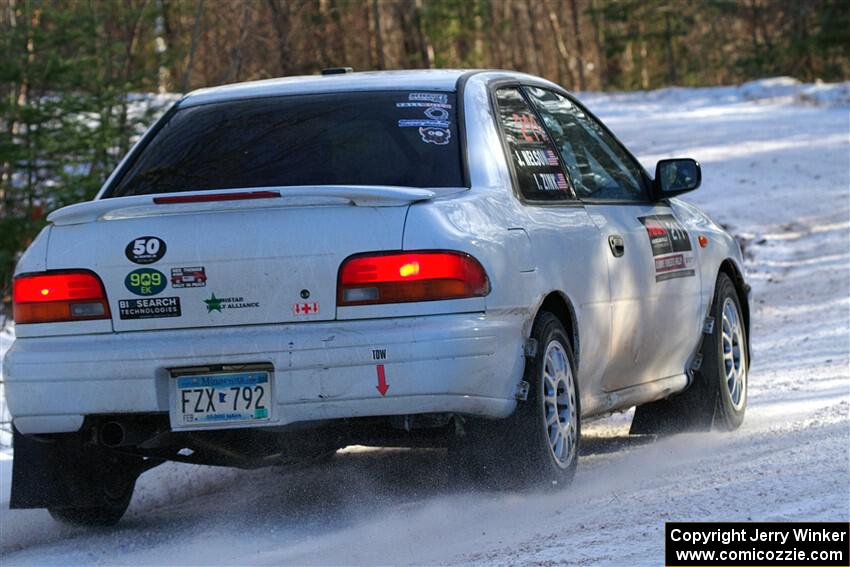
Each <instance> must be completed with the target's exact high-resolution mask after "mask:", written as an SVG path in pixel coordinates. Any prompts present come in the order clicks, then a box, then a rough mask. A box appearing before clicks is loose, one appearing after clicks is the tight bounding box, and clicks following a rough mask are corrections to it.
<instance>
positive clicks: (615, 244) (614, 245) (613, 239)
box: [608, 234, 626, 258]
mask: <svg viewBox="0 0 850 567" xmlns="http://www.w3.org/2000/svg"><path fill="white" fill-rule="evenodd" d="M608 246H610V247H611V254H613V255H614V257H616V258H619V257H620V256H622V255H623V254H625V253H626V243H625V241H624V240H623V237H622V236H620V235H619V234H612V235H611V236H609V237H608Z"/></svg>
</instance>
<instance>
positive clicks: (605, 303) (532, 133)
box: [493, 84, 611, 410]
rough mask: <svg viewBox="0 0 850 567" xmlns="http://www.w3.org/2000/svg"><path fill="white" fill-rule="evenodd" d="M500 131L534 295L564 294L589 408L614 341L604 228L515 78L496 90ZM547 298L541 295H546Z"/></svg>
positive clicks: (584, 399) (585, 404)
mask: <svg viewBox="0 0 850 567" xmlns="http://www.w3.org/2000/svg"><path fill="white" fill-rule="evenodd" d="M493 94H494V102H495V105H496V110H497V119H498V122H499V130H500V133H501V136H502V141H503V144H504V149H505V152H506V157H507V161H508V165H509V168H510V170H511V173H512V178H513V185H514V190H515V192H516V197H517V200H518V204H519V206H518V207H517V217H516V220H517V221H518V223H517V225H516V226H512V227H509V230H512V231H522V233H525V234H527V235H528V237H529V240H530V242H531V245H532V248H533V255H534V258H535V263H536V268H535V269H534V274H533V277H534V280H533V284H532V283H531V282H530V283H529V285H533V286H534V289H535V293H543V294H547V293H549V292H551V291H555V290H557V291H559V292H563V293H566V294H567V296H568V298H569V300H570V302H571V304H572V306H573V307H574V308H575V310H576V313H575V315H576V318H577V321H576V323H577V325H578V334H579V337H580V342H581V349H580V357H579V369H578V370H579V372H578V374H579V383H580V384H579V391H580V392H581V398H582V407H583V408H584V410H589V409H591V408H592V407H593V402H594V400H596V399H598V397H599V393H600V392H601V380H602V374H603V372H604V370H605V367H606V365H607V360H608V348H609V345H610V338H609V330H610V323H611V311H610V309H611V304H610V299H609V285H608V265H607V260H606V259H605V255H604V252H605V249H604V246H605V245H604V244H603V239H602V236H601V233H600V231H599V228H598V227H597V226H596V224H595V223H594V222H593V220H592V219H591V218H590V216H589V215H588V213H587V211H586V210H585V207H584V206H583V205H582V203H581V202H580V201H578V200H577V198H576V195H575V192H574V190H573V188H572V186H571V185H570V184H569V181H568V178H567V177H566V173H565V170H564V169H563V165H562V163H561V158H560V156H559V154H558V152H557V150H556V148H555V146H554V145H553V141H552V140H551V138H550V136H549V134H548V133H547V131H546V130H545V129H544V128H543V127H542V126H541V124H540V122H539V119H538V116H537V115H536V114H535V112H534V110H533V109H532V107H531V105H530V104H529V102H528V100H526V98H525V96H524V95H523V94H522V90H521V87H520V86H519V85H516V84H509V85H505V86H497V87H495V88H494V91H493ZM541 299H542V297H541Z"/></svg>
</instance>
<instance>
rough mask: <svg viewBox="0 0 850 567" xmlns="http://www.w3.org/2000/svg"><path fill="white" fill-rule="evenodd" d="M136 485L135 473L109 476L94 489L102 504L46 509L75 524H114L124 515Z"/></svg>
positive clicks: (56, 518)
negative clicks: (116, 476) (109, 477)
mask: <svg viewBox="0 0 850 567" xmlns="http://www.w3.org/2000/svg"><path fill="white" fill-rule="evenodd" d="M135 486H136V476H135V475H123V476H121V477H120V478H111V479H110V480H109V481H107V482H106V483H105V484H104V485H103V486H100V487H97V488H96V489H95V490H96V491H97V492H99V493H100V497H101V498H100V500H102V502H103V504H101V505H99V506H88V507H70V508H56V507H49V508H48V509H47V511H48V512H50V515H51V516H53V519H55V520H58V521H60V522H63V523H66V524H71V525H75V526H102V527H105V526H114V525H115V524H117V523H118V521H119V520H121V518H122V517H123V516H124V513H125V512H126V511H127V508H128V507H129V506H130V500H131V499H132V498H133V490H134V489H135Z"/></svg>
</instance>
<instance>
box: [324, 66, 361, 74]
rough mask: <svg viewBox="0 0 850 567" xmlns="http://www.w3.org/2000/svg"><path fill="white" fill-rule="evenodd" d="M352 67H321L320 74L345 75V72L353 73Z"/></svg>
mask: <svg viewBox="0 0 850 567" xmlns="http://www.w3.org/2000/svg"><path fill="white" fill-rule="evenodd" d="M353 72H354V69H352V68H351V67H328V68H327V69H322V75H345V74H346V73H353Z"/></svg>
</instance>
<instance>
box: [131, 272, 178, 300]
mask: <svg viewBox="0 0 850 567" xmlns="http://www.w3.org/2000/svg"><path fill="white" fill-rule="evenodd" d="M166 283H167V281H166V279H165V275H164V274H163V273H162V272H160V271H157V270H154V269H151V268H139V269H138V270H133V271H132V272H130V273H129V274H127V277H126V278H124V287H126V288H127V289H128V290H129V291H130V293H133V294H135V295H156V294H157V293H160V292H161V291H162V290H164V289H165V285H166Z"/></svg>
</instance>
